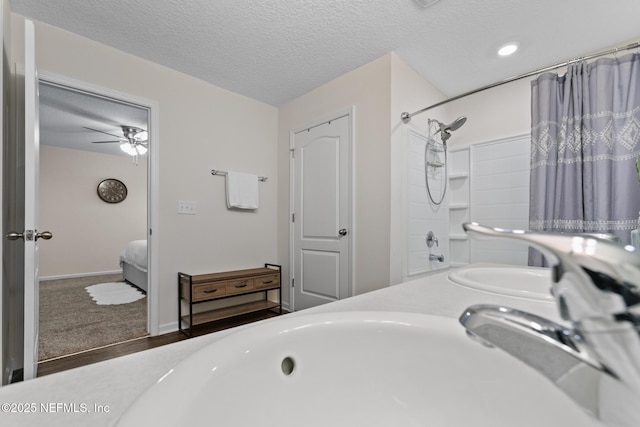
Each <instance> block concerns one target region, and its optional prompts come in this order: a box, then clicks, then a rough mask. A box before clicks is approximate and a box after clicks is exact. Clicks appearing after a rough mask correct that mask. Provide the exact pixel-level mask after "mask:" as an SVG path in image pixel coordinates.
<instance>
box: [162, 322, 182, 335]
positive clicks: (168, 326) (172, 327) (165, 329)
mask: <svg viewBox="0 0 640 427" xmlns="http://www.w3.org/2000/svg"><path fill="white" fill-rule="evenodd" d="M177 330H178V322H169V323H165V324H164V325H160V326H159V327H158V335H164V334H168V333H169V332H175V331H177Z"/></svg>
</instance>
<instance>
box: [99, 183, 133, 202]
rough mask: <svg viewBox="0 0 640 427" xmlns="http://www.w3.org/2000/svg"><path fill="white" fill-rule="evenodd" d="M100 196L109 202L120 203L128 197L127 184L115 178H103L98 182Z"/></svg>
mask: <svg viewBox="0 0 640 427" xmlns="http://www.w3.org/2000/svg"><path fill="white" fill-rule="evenodd" d="M98 196H99V197H100V198H101V199H102V200H104V201H105V202H107V203H120V202H121V201H123V200H124V199H126V198H127V186H126V185H124V183H123V182H122V181H120V180H118V179H115V178H109V179H105V180H102V181H100V184H98Z"/></svg>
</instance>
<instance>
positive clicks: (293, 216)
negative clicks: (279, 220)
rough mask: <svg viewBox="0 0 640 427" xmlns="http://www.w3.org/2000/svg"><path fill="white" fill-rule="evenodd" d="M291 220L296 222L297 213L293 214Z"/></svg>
mask: <svg viewBox="0 0 640 427" xmlns="http://www.w3.org/2000/svg"><path fill="white" fill-rule="evenodd" d="M291 222H296V214H294V213H292V214H291Z"/></svg>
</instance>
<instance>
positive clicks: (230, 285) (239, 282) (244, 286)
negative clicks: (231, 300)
mask: <svg viewBox="0 0 640 427" xmlns="http://www.w3.org/2000/svg"><path fill="white" fill-rule="evenodd" d="M225 286H226V295H234V294H242V293H245V292H248V291H252V290H253V289H254V284H253V279H236V280H227V281H226V282H225Z"/></svg>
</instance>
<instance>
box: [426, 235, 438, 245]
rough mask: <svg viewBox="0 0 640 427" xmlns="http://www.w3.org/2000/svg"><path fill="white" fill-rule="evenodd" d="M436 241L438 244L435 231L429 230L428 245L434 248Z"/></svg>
mask: <svg viewBox="0 0 640 427" xmlns="http://www.w3.org/2000/svg"><path fill="white" fill-rule="evenodd" d="M434 243H435V245H436V246H438V238H437V237H436V235H435V234H433V231H429V232H428V233H427V247H429V248H432V247H433V244H434Z"/></svg>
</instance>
